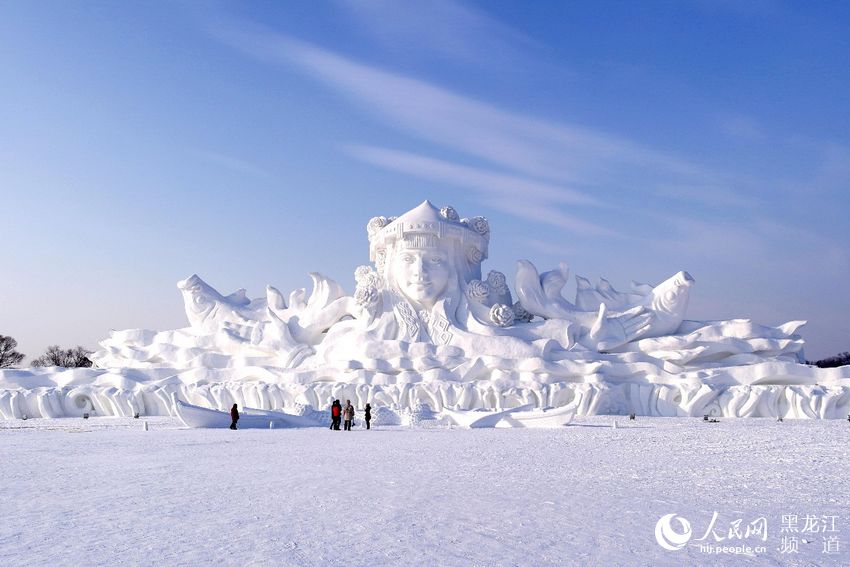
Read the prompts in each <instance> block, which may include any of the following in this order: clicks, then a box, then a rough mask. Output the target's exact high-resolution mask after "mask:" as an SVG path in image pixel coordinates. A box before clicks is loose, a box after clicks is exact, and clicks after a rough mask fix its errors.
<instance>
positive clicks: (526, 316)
mask: <svg viewBox="0 0 850 567" xmlns="http://www.w3.org/2000/svg"><path fill="white" fill-rule="evenodd" d="M513 310H514V319H515V320H517V321H522V322H523V323H528V322H529V321H531V320H532V319H534V315H532V314H531V313H529V312H528V311H526V310H525V307H523V306H522V304H521V303H520V302H519V301H517V302H516V303H514V307H513Z"/></svg>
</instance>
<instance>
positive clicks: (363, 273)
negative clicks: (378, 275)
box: [354, 266, 372, 284]
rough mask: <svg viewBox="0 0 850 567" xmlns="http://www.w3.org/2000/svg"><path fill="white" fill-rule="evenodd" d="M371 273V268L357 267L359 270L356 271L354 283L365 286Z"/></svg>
mask: <svg viewBox="0 0 850 567" xmlns="http://www.w3.org/2000/svg"><path fill="white" fill-rule="evenodd" d="M371 273H372V267H371V266H357V269H355V270H354V281H356V282H357V283H358V284H364V283H366V280H367V279H368V278H369V274H371Z"/></svg>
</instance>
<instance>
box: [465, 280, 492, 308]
mask: <svg viewBox="0 0 850 567" xmlns="http://www.w3.org/2000/svg"><path fill="white" fill-rule="evenodd" d="M488 295H490V287H489V286H488V285H487V284H486V283H484V282H482V281H481V280H472V281H471V282H469V283H468V284H466V296H467V297H468V298H469V299H470V301H477V302H478V303H484V302H485V301H487V296H488Z"/></svg>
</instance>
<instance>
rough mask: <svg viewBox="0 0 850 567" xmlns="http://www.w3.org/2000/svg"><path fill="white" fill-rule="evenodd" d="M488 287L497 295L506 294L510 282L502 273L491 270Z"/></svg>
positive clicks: (488, 275) (488, 276)
mask: <svg viewBox="0 0 850 567" xmlns="http://www.w3.org/2000/svg"><path fill="white" fill-rule="evenodd" d="M487 285H489V286H490V289H492V290H493V291H495V292H496V293H504V292H505V290H506V289H507V288H508V280H507V278H506V277H505V274H503V273H502V272H497V271H496V270H490V273H489V274H487Z"/></svg>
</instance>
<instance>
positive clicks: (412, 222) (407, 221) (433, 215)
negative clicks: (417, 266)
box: [366, 201, 490, 279]
mask: <svg viewBox="0 0 850 567" xmlns="http://www.w3.org/2000/svg"><path fill="white" fill-rule="evenodd" d="M366 232H367V233H368V234H369V259H370V260H372V261H373V262H374V263H375V266H376V267H377V268H378V271H379V272H381V271H382V270H383V266H384V262H385V258H386V252H387V249H388V248H390V247H396V248H399V247H406V248H430V247H435V246H437V244H438V243H439V242H440V241H451V242H452V243H453V244H454V245H455V246H454V248H455V250H456V251H457V252H459V253H460V254H461V256H462V258H463V259H464V260H465V262H466V264H467V265H466V266H463V268H465V269H462V272H463V273H464V275H465V276H466V277H465V278H464V279H468V277H469V275H471V274H475V273H478V274H479V277H480V273H481V262H482V261H483V260H485V259H486V258H487V250H488V246H489V243H490V224H489V223H488V222H487V219H485V218H484V217H472V218H470V219H466V218H464V219H461V218H460V216H459V215H458V214H457V211H455V210H454V209H453V208H452V207H443V208H442V209H438V208H437V207H435V206H434V205H432V204H431V202H430V201H424V202H423V203H422V204H421V205H419V206H418V207H416V208H415V209H412V210H410V211H408V212H406V213H404V214H403V215H401V216H400V217H389V218H387V217H373V218H372V219H371V220H370V221H369V224H367V225H366Z"/></svg>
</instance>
